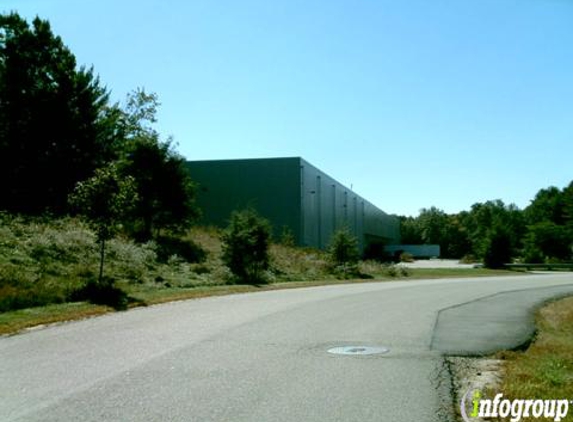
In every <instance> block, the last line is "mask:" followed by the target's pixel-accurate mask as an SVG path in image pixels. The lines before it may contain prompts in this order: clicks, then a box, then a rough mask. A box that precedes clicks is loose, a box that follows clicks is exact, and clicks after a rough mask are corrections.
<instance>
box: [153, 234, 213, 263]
mask: <svg viewBox="0 0 573 422" xmlns="http://www.w3.org/2000/svg"><path fill="white" fill-rule="evenodd" d="M155 243H156V248H155V250H156V252H157V259H158V260H159V261H160V262H167V260H168V259H169V257H171V256H173V255H177V256H178V257H180V258H181V259H183V260H184V261H185V262H189V263H201V262H204V261H205V259H206V257H207V252H206V251H205V250H204V249H203V248H202V247H201V246H200V245H198V244H197V243H195V242H193V241H192V240H191V239H182V238H179V237H174V236H158V237H157V238H156V239H155Z"/></svg>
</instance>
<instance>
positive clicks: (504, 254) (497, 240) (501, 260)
mask: <svg viewBox="0 0 573 422" xmlns="http://www.w3.org/2000/svg"><path fill="white" fill-rule="evenodd" d="M508 262H511V238H510V236H509V233H508V232H507V231H506V230H505V229H502V228H494V229H493V230H492V231H491V233H490V234H489V236H488V238H487V240H486V244H485V253H484V257H483V263H484V265H485V266H486V267H487V268H503V265H504V264H506V263H508Z"/></svg>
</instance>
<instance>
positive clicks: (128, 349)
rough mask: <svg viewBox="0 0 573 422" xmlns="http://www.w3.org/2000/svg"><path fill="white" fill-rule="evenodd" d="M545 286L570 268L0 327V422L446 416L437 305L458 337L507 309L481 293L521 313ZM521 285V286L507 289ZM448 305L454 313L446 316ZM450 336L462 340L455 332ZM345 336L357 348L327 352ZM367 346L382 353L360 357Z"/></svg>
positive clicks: (204, 302) (242, 298) (565, 286)
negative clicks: (11, 329)
mask: <svg viewBox="0 0 573 422" xmlns="http://www.w3.org/2000/svg"><path fill="white" fill-rule="evenodd" d="M548 288H551V289H553V290H551V295H560V294H564V293H570V294H573V275H571V274H555V275H536V276H516V277H503V278H487V279H483V278H482V279H449V280H420V281H405V282H402V281H401V282H392V283H364V284H350V285H337V286H326V287H315V288H305V289H294V290H283V291H272V292H261V293H253V294H241V295H233V296H225V297H215V298H206V299H199V300H190V301H185V302H177V303H171V304H166V305H160V306H152V307H149V308H140V309H134V310H131V311H128V312H123V313H115V314H110V315H106V316H103V317H98V318H92V319H88V320H84V321H79V322H73V323H67V324H62V325H59V326H54V327H50V328H47V329H42V330H36V331H31V332H28V333H25V334H20V335H16V336H11V337H3V338H0V420H2V421H42V422H50V421H54V422H55V421H58V422H62V421H98V422H99V421H122V422H126V421H138V422H140V421H149V422H151V421H161V422H166V421H201V422H208V421H216V422H223V421H232V422H241V421H253V422H274V421H344V422H351V421H360V422H363V421H367V420H372V421H407V422H410V421H447V420H448V417H449V416H448V414H447V413H448V409H447V408H448V406H445V405H444V404H445V403H447V404H449V397H448V396H447V394H448V391H449V386H448V385H447V382H448V380H447V374H446V373H444V367H443V357H442V354H443V351H442V350H440V348H439V347H436V345H437V342H438V340H439V339H437V335H436V332H437V331H439V327H440V322H439V319H440V317H442V318H446V319H445V320H444V321H445V323H447V324H450V325H449V329H448V330H445V331H443V330H442V331H441V333H442V334H443V333H444V332H448V331H453V332H454V333H455V332H456V330H458V329H459V330H458V332H459V336H467V335H468V331H467V329H464V328H463V327H461V328H460V326H462V325H463V324H467V323H468V321H469V323H471V324H474V327H473V328H472V329H471V330H470V331H471V333H473V334H475V333H476V332H475V330H476V329H479V328H475V326H478V327H479V326H480V324H479V323H478V324H476V323H475V322H476V318H479V317H480V315H483V316H487V315H489V313H488V308H487V306H491V303H493V304H494V306H497V308H498V310H499V309H503V306H500V301H499V300H498V301H496V300H493V301H488V300H486V298H491V297H497V295H507V296H506V297H514V299H512V301H511V302H507V303H508V306H510V305H511V306H521V305H520V304H523V303H525V302H527V303H525V304H523V305H522V308H523V309H527V313H529V314H530V311H531V308H532V307H533V306H535V305H536V304H538V303H539V302H540V301H543V300H545V299H546V298H547V297H548V293H547V291H548ZM516 291H519V292H522V293H520V295H518V296H513V294H512V293H510V292H516ZM504 292H506V293H504ZM523 292H525V293H523ZM475 303H482V304H485V305H484V306H485V307H484V308H481V310H480V311H479V312H476V310H475V309H473V310H472V315H473V316H472V318H463V315H465V314H464V313H463V312H460V311H459V309H461V308H462V307H463V306H464V305H463V304H475ZM488 303H490V305H488ZM448 309H457V311H456V312H458V317H459V316H460V315H461V316H462V317H459V318H458V317H454V318H451V317H449V316H447V317H444V316H443V315H445V314H446V312H447V310H448ZM492 309H493V308H492ZM496 312H497V311H496ZM499 315H501V316H500V318H502V319H503V318H505V317H504V316H503V312H502V313H500V314H499ZM456 318H457V319H459V323H460V324H461V325H460V326H458V325H456ZM526 319H527V318H526ZM444 321H442V323H444ZM509 321H510V322H511V321H513V320H511V319H509ZM490 322H491V321H490ZM518 322H519V321H517V320H516V321H515V323H518ZM512 323H513V322H511V323H510V324H507V323H506V324H489V325H485V329H487V330H488V332H489V336H486V337H487V338H488V339H489V340H486V341H489V342H490V344H495V341H496V339H497V338H499V336H497V335H494V334H495V332H496V331H495V330H496V329H499V330H500V333H502V332H503V333H506V332H507V331H508V330H511V329H512V327H513V325H511V324H512ZM528 323H530V322H528ZM481 326H484V325H483V324H481ZM500 327H502V328H500ZM508 327H509V328H508ZM492 333H493V334H492ZM442 334H439V335H442ZM473 334H472V335H473ZM478 334H479V333H478ZM439 335H438V337H439ZM445 338H446V340H447V341H452V339H451V338H449V339H448V338H447V336H446V337H445ZM454 340H455V339H454ZM455 344H456V347H457V348H459V347H460V345H462V346H461V347H462V348H463V344H464V341H460V340H459V338H458V341H457V343H455ZM340 346H356V348H355V349H354V351H353V353H351V354H350V355H338V354H332V353H328V350H330V349H332V348H335V347H340ZM362 346H375V347H385V348H387V349H389V352H388V353H385V354H373V355H359V353H358V352H360V351H361V350H362V349H361V347H362Z"/></svg>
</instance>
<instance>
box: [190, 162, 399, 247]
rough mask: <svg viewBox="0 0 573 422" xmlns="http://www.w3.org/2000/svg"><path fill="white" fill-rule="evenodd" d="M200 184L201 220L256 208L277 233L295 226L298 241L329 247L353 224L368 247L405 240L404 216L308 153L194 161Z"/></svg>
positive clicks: (220, 220)
mask: <svg viewBox="0 0 573 422" xmlns="http://www.w3.org/2000/svg"><path fill="white" fill-rule="evenodd" d="M188 165H189V169H190V172H191V178H192V179H193V180H194V181H196V182H197V183H198V184H199V192H198V198H197V199H198V203H199V206H200V207H201V209H202V210H203V218H202V221H201V224H208V225H216V226H220V227H224V226H225V225H226V224H227V221H228V218H229V215H230V213H231V212H232V211H233V210H237V209H243V208H245V207H249V206H250V207H252V208H255V209H256V210H257V211H258V212H259V213H260V214H261V215H263V216H264V217H266V218H267V219H269V221H270V222H271V224H272V225H273V229H274V235H275V238H276V239H278V238H279V237H280V234H281V233H282V231H283V229H284V228H286V229H288V230H290V231H291V233H292V234H293V236H294V238H295V241H296V243H297V244H299V245H302V246H309V247H314V248H320V249H325V248H327V247H328V245H329V244H330V241H331V237H332V235H333V233H334V232H335V231H336V230H338V229H340V228H343V227H347V228H348V229H349V230H350V232H351V233H352V234H354V235H355V236H356V237H357V238H358V241H359V244H360V249H361V250H363V249H364V247H365V246H366V244H367V242H376V241H383V242H385V243H394V244H395V243H399V242H400V226H399V221H398V218H397V217H395V216H390V215H388V214H386V213H384V212H383V211H382V210H380V209H378V208H377V207H375V206H374V205H372V204H371V203H369V202H368V201H366V200H365V199H364V198H362V197H360V196H359V195H358V194H356V193H355V192H353V191H352V190H351V189H348V188H347V187H346V186H344V185H342V184H340V183H338V182H337V181H336V180H335V179H333V178H332V177H330V176H329V175H327V174H326V173H324V172H322V171H320V170H319V169H317V168H316V167H314V166H313V165H311V164H310V163H308V162H307V161H305V160H303V159H302V158H298V157H297V158H272V159H250V160H219V161H192V162H189V163H188Z"/></svg>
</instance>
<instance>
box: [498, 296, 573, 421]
mask: <svg viewBox="0 0 573 422" xmlns="http://www.w3.org/2000/svg"><path fill="white" fill-rule="evenodd" d="M536 324H537V334H536V336H535V339H534V340H533V342H532V343H531V345H530V346H529V347H528V349H527V350H526V351H523V352H502V353H500V357H502V358H503V359H504V360H505V364H504V374H503V381H502V384H501V386H500V391H502V392H503V394H504V396H505V397H507V398H510V399H548V400H549V399H569V400H573V297H568V298H565V299H561V300H558V301H555V302H552V303H550V304H548V305H546V306H544V307H542V308H541V309H540V310H539V311H538V312H537V315H536ZM570 407H573V406H570ZM563 421H573V408H572V409H569V413H568V415H567V417H566V418H564V419H563Z"/></svg>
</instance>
